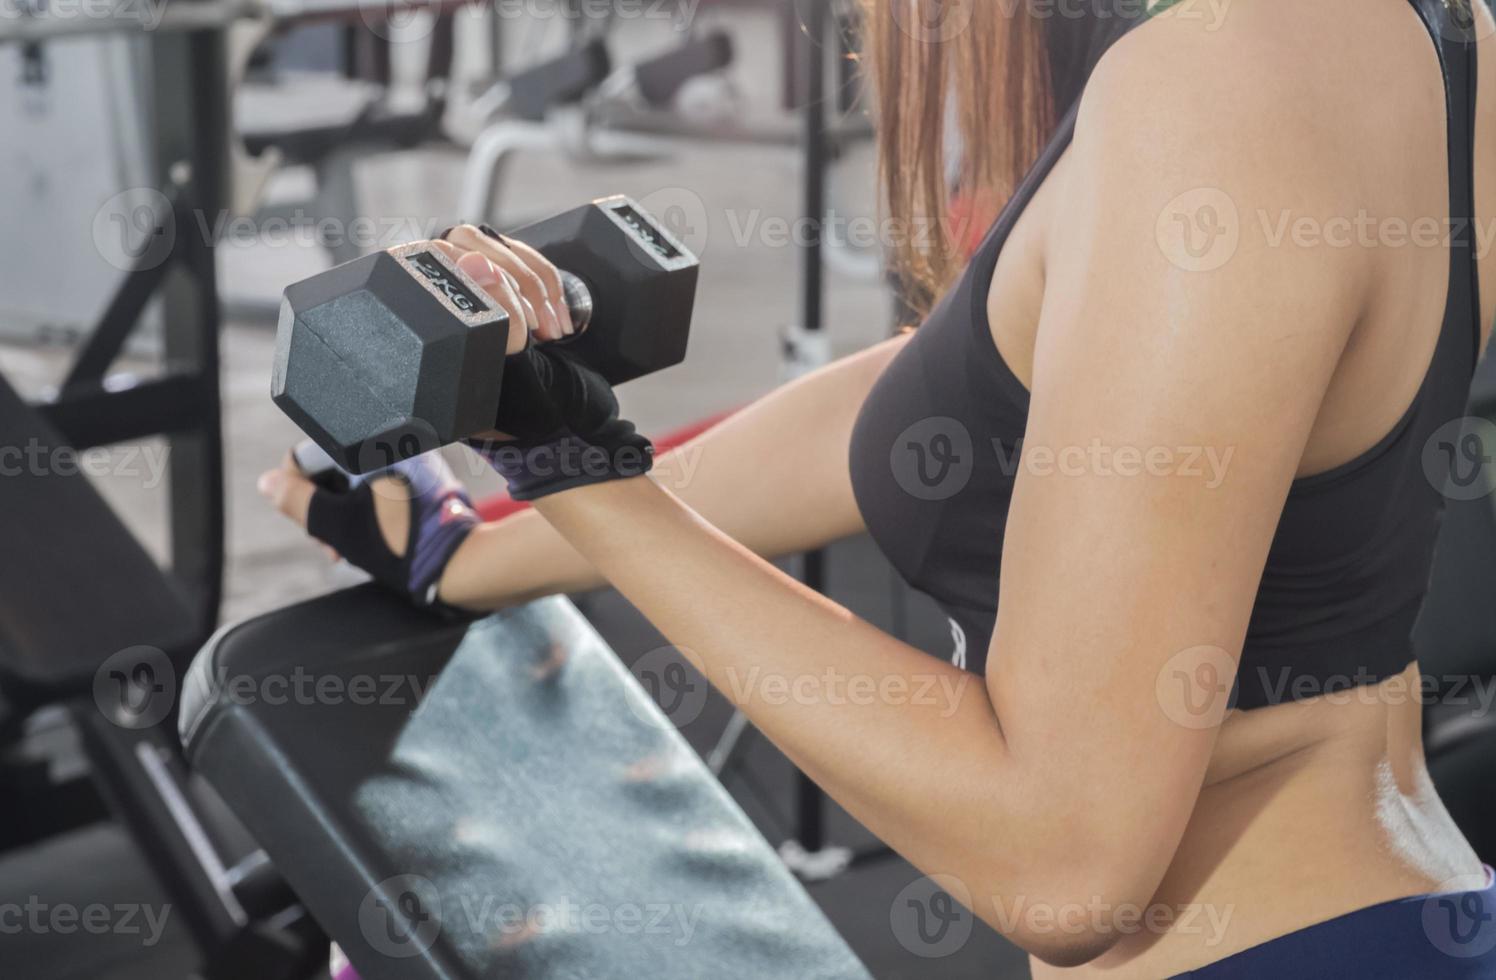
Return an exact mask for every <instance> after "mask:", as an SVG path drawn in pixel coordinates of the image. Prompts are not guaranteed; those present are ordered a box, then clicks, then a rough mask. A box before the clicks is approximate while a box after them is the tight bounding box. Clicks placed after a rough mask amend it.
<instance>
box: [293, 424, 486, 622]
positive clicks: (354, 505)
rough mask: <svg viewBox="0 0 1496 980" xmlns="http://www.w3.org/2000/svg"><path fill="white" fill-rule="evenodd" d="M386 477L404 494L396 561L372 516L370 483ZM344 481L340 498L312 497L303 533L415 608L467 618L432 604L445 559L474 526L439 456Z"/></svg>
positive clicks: (468, 502) (469, 506)
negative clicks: (405, 512)
mask: <svg viewBox="0 0 1496 980" xmlns="http://www.w3.org/2000/svg"><path fill="white" fill-rule="evenodd" d="M385 477H390V478H394V479H396V480H398V481H400V482H401V483H403V484H405V486H406V488H407V489H408V491H409V494H410V500H409V504H410V521H409V530H408V531H407V532H406V536H405V553H404V554H403V555H397V554H395V553H394V552H393V551H392V550H390V547H389V546H388V545H387V544H386V543H385V540H384V532H382V531H381V530H380V529H379V518H378V516H377V515H376V513H375V510H374V493H375V491H374V489H373V487H372V483H373V481H374V480H377V479H380V478H385ZM351 481H352V485H351V487H350V488H349V490H348V491H347V492H346V493H337V492H335V491H332V490H327V489H324V488H321V487H319V488H318V489H317V490H316V491H315V492H314V493H313V494H312V503H311V509H310V510H309V511H308V512H307V531H308V532H309V533H310V534H311V535H312V537H314V538H317V539H318V540H319V541H322V542H324V543H325V544H327V545H328V546H330V547H331V548H332V549H333V550H334V551H336V552H337V553H338V554H340V555H342V556H343V557H344V558H345V559H347V560H348V561H349V562H350V563H352V564H354V565H356V566H358V567H359V568H362V569H363V570H364V571H366V572H368V573H369V574H370V575H371V576H373V577H374V580H375V581H376V582H379V583H381V584H382V585H385V586H387V587H388V588H391V589H394V590H395V591H396V592H399V593H401V594H402V595H404V596H406V597H407V598H408V599H409V600H410V601H411V602H413V603H414V604H415V605H417V606H420V607H421V608H424V609H430V610H432V611H434V612H439V613H442V614H443V615H447V616H453V617H462V616H467V615H468V613H466V612H464V611H463V610H461V609H458V608H457V607H455V606H450V605H447V604H446V603H444V602H442V601H441V600H440V599H438V598H437V587H438V585H439V584H440V582H441V577H442V573H443V572H444V571H446V569H447V563H448V562H450V561H451V560H452V555H453V554H454V553H456V551H457V548H458V546H459V545H461V544H462V542H464V541H466V540H467V536H468V535H469V534H471V533H472V531H473V528H475V527H477V526H478V525H479V524H480V523H481V520H480V518H479V517H478V514H477V512H476V511H475V510H473V502H472V499H471V498H470V497H469V496H468V495H467V492H466V491H465V490H463V488H462V484H461V483H459V482H458V481H457V477H456V476H455V475H453V473H452V471H451V469H449V468H448V467H447V464H446V462H445V461H444V460H443V459H442V458H441V456H440V455H439V454H437V453H425V454H423V455H420V456H413V457H411V458H410V459H406V460H402V461H401V462H399V463H396V464H395V465H393V466H391V467H389V468H387V469H383V470H376V471H375V472H373V473H369V474H367V475H365V476H362V477H352V478H351Z"/></svg>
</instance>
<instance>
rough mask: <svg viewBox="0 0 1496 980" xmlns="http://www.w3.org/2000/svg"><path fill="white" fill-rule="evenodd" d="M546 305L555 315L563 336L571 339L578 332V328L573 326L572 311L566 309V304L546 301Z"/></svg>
mask: <svg viewBox="0 0 1496 980" xmlns="http://www.w3.org/2000/svg"><path fill="white" fill-rule="evenodd" d="M545 305H546V306H548V307H550V310H551V312H552V313H554V314H555V316H556V323H558V324H559V325H560V326H561V333H562V335H563V336H566V337H570V336H571V335H572V334H574V333H576V332H577V328H576V327H574V326H572V323H571V310H568V309H567V308H566V304H565V303H553V302H551V301H550V300H546V301H545Z"/></svg>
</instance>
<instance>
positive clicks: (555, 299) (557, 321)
mask: <svg viewBox="0 0 1496 980" xmlns="http://www.w3.org/2000/svg"><path fill="white" fill-rule="evenodd" d="M431 245H432V246H433V247H434V248H438V249H441V251H442V252H444V253H446V255H447V257H448V258H450V259H452V261H453V262H455V263H456V264H457V267H458V268H460V269H461V270H462V271H463V272H465V273H467V274H468V275H469V276H471V277H472V278H473V281H475V282H476V283H478V285H480V286H482V287H483V289H484V291H485V292H487V293H488V295H489V296H490V297H491V298H492V299H493V301H494V302H495V303H497V304H498V305H499V306H500V307H502V308H503V309H504V310H505V312H507V313H508V314H509V322H510V323H511V324H515V325H518V324H521V323H523V324H524V325H525V328H526V332H528V334H529V335H531V336H533V337H535V339H536V340H542V341H545V340H560V339H561V338H562V337H569V336H571V335H572V334H573V333H575V332H576V330H575V328H574V327H573V325H572V322H571V312H570V310H568V309H567V307H566V301H565V295H564V293H563V292H562V288H561V274H560V272H559V271H558V270H557V269H556V267H555V266H554V265H552V264H551V263H550V261H549V260H548V259H546V257H545V256H543V255H541V254H540V253H539V252H537V251H535V249H533V248H531V247H530V246H528V245H526V244H525V243H524V242H520V241H516V240H514V239H513V238H507V237H504V236H501V235H499V234H498V233H497V232H493V231H492V230H491V229H487V228H486V227H485V228H479V227H478V226H476V225H458V226H456V227H455V228H453V229H452V230H450V231H448V232H447V233H446V235H444V236H443V237H442V238H441V239H439V240H437V241H434V242H432V243H431ZM525 337H526V333H525V332H521V331H518V330H513V329H511V330H510V332H509V353H511V354H513V353H515V352H516V351H519V350H523V349H524V347H525Z"/></svg>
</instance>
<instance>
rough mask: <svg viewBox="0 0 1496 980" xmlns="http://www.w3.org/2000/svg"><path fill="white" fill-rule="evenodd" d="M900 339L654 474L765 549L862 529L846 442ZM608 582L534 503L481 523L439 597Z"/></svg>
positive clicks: (787, 550)
mask: <svg viewBox="0 0 1496 980" xmlns="http://www.w3.org/2000/svg"><path fill="white" fill-rule="evenodd" d="M904 339H905V338H902V337H901V338H896V339H894V340H891V341H888V342H885V343H882V344H879V345H878V346H876V347H873V348H870V349H868V350H866V351H863V352H862V353H859V354H856V355H854V356H852V357H848V358H844V359H842V360H840V361H837V362H836V363H835V364H832V365H830V366H828V367H826V368H824V369H822V370H820V371H817V372H816V373H814V374H811V375H808V376H807V377H805V378H803V379H801V380H799V381H797V382H795V383H793V384H789V385H786V386H784V387H783V388H780V389H778V390H776V391H774V392H772V393H771V394H769V395H767V396H766V397H764V398H762V399H760V400H759V401H757V402H755V403H754V404H752V405H750V406H749V407H747V408H745V409H743V410H742V411H741V412H738V413H736V414H735V415H733V416H732V417H731V418H728V419H727V420H725V421H724V422H722V423H721V424H720V425H717V426H715V427H713V428H712V429H711V430H709V431H707V432H705V433H703V434H702V435H700V436H698V437H697V438H695V439H693V440H691V441H690V442H688V443H686V444H685V445H683V446H680V447H679V448H677V449H674V450H672V451H670V452H668V453H662V454H661V456H660V458H659V459H658V460H657V461H656V464H655V471H654V478H655V479H656V480H657V481H658V482H659V483H660V484H662V485H664V486H666V487H668V488H670V490H671V492H672V493H674V494H676V495H677V496H679V497H680V499H681V500H683V501H685V502H686V504H687V505H689V506H690V507H691V509H693V510H694V511H696V512H697V513H699V514H701V515H702V516H703V517H705V518H706V519H707V520H709V521H711V522H712V524H714V525H715V526H716V527H718V528H721V529H722V530H723V531H724V532H726V533H727V534H728V535H730V536H731V537H732V538H733V539H734V540H736V541H738V542H740V543H741V544H742V545H743V546H745V547H747V548H748V549H749V550H751V551H753V552H754V553H755V554H758V555H762V556H765V557H770V558H773V557H778V556H780V555H786V554H793V553H796V552H800V551H805V550H808V549H811V548H816V547H819V546H821V545H824V544H827V543H829V542H831V541H835V540H837V539H838V538H843V537H846V536H848V535H851V534H855V533H857V532H858V531H860V530H861V529H862V518H861V515H860V514H859V513H858V510H857V503H856V501H855V500H854V499H853V496H852V485H851V478H850V476H849V474H848V470H847V451H848V446H849V444H850V442H851V436H852V426H853V423H854V422H855V420H856V417H857V411H858V408H859V407H860V406H861V404H862V402H863V400H864V398H865V397H866V395H867V392H868V390H869V389H870V388H871V387H872V385H873V382H874V381H875V380H876V379H877V377H878V374H879V373H881V371H882V370H883V366H884V365H885V364H886V363H887V362H888V359H889V358H891V357H892V356H893V354H894V353H895V352H896V351H897V350H898V348H899V347H900V346H901V345H902V344H903V342H904ZM603 584H604V579H603V576H602V575H600V574H599V573H598V572H597V570H596V569H595V568H593V566H592V564H591V562H590V561H588V559H587V558H586V557H585V556H584V555H583V554H581V553H580V552H578V551H577V550H576V549H575V548H573V547H572V546H571V545H570V544H568V543H567V542H566V540H565V539H564V538H563V537H562V536H561V535H559V534H557V533H556V531H555V530H554V529H553V528H552V527H551V525H550V524H549V523H547V522H546V521H545V520H544V519H543V518H541V517H540V516H539V515H537V514H536V513H535V512H534V511H533V510H526V511H521V512H520V513H518V514H514V515H512V516H510V517H507V518H505V519H504V520H502V521H497V522H495V523H493V524H489V525H485V526H484V527H482V528H479V529H478V530H477V531H475V532H474V533H473V535H472V536H471V537H470V538H469V540H468V541H467V542H466V543H465V544H464V545H463V546H462V548H460V549H459V550H458V552H457V553H456V554H455V555H454V556H453V558H452V562H451V564H450V565H449V566H448V568H447V572H446V574H445V575H444V576H443V578H442V583H441V595H442V598H443V600H445V601H446V602H450V603H453V604H455V605H459V606H463V607H466V608H470V609H496V608H500V607H503V606H507V605H512V604H514V603H517V602H523V601H525V600H527V599H532V598H535V597H537V596H542V595H551V594H553V593H558V592H582V591H586V590H588V589H592V588H596V587H598V586H601V585H603Z"/></svg>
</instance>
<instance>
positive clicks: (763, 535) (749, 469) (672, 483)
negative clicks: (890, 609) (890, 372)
mask: <svg viewBox="0 0 1496 980" xmlns="http://www.w3.org/2000/svg"><path fill="white" fill-rule="evenodd" d="M907 339H908V338H907V337H906V336H900V337H895V338H893V339H891V340H887V341H884V342H882V343H879V344H876V345H874V346H873V347H870V348H868V349H867V350H864V351H860V352H858V353H856V354H853V355H851V356H849V357H844V358H842V359H840V360H838V361H835V362H833V363H831V364H828V365H827V366H825V367H823V368H821V369H820V370H818V371H815V372H813V373H812V374H808V375H806V376H805V377H803V378H800V379H799V380H797V381H794V382H792V383H791V384H788V385H785V386H783V387H781V388H777V389H775V390H774V391H772V392H770V393H769V394H768V395H765V396H764V397H763V398H761V399H759V400H758V401H756V402H754V403H753V404H751V405H749V406H748V407H746V408H744V409H743V410H742V411H740V412H737V413H735V414H734V415H733V416H732V417H731V418H729V419H727V420H726V421H724V422H722V423H721V424H719V425H717V426H715V427H713V428H712V429H710V430H708V431H707V432H706V433H705V434H703V435H702V436H700V437H698V438H697V439H695V440H692V441H691V442H689V443H687V444H686V445H685V446H683V447H681V448H680V449H678V450H676V451H674V452H671V453H669V454H667V455H665V456H663V457H662V458H661V459H660V461H659V463H658V465H657V467H656V479H658V480H659V481H660V482H662V483H664V484H665V485H666V486H668V487H670V488H671V489H672V490H673V491H674V492H675V493H676V494H677V495H678V496H679V497H680V498H681V499H682V500H684V501H685V502H686V503H687V504H689V505H690V506H691V508H692V509H693V510H695V511H696V512H697V513H699V514H701V515H702V516H703V517H705V518H706V519H707V520H709V521H711V522H712V523H713V524H715V525H716V526H717V527H719V528H721V529H722V530H723V531H725V532H726V533H727V534H728V535H730V536H731V537H733V538H734V539H736V540H737V541H739V542H740V543H742V544H743V545H745V546H746V547H748V548H749V549H750V550H752V551H754V552H756V553H758V554H760V555H765V556H769V557H773V556H778V555H783V554H790V553H794V552H798V551H803V550H807V549H811V548H815V547H819V546H821V545H823V544H826V543H827V542H830V541H835V540H837V539H838V538H843V537H847V536H848V535H851V534H855V533H857V532H859V531H861V530H862V529H863V522H862V514H861V512H860V511H859V510H858V508H857V501H856V499H855V498H854V496H853V494H852V481H851V475H850V473H849V472H848V467H847V453H848V446H849V444H850V442H851V438H852V427H853V425H854V424H855V422H856V420H857V415H858V412H859V411H860V410H861V408H862V403H863V401H865V400H866V398H867V394H868V392H869V390H871V389H872V387H873V383H874V382H875V381H876V380H877V379H878V376H879V375H880V374H882V372H883V368H884V367H886V366H887V364H888V362H889V360H891V359H892V358H893V356H894V354H896V353H897V352H898V351H899V349H900V348H901V347H903V345H904V343H905V342H906V341H907Z"/></svg>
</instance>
